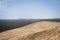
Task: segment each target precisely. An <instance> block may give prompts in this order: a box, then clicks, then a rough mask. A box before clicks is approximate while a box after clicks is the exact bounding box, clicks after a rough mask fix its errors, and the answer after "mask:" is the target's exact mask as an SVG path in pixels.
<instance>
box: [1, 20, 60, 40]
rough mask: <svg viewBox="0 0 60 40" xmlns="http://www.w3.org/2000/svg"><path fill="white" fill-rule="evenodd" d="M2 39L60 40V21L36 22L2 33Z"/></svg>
mask: <svg viewBox="0 0 60 40" xmlns="http://www.w3.org/2000/svg"><path fill="white" fill-rule="evenodd" d="M0 40H60V22H48V21H42V22H36V23H31V24H29V25H27V26H24V27H21V28H16V29H12V30H8V31H5V32H2V33H0Z"/></svg>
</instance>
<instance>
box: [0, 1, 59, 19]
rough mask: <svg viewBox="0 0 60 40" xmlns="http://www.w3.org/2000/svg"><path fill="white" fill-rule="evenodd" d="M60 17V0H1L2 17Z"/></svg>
mask: <svg viewBox="0 0 60 40" xmlns="http://www.w3.org/2000/svg"><path fill="white" fill-rule="evenodd" d="M20 18H60V0H0V19H20Z"/></svg>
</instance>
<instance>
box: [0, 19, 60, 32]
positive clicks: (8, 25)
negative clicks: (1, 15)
mask: <svg viewBox="0 0 60 40" xmlns="http://www.w3.org/2000/svg"><path fill="white" fill-rule="evenodd" d="M40 21H54V22H60V18H54V19H19V20H0V32H3V31H6V30H9V29H14V28H19V27H22V26H25V25H28V24H30V23H33V22H40Z"/></svg>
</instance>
